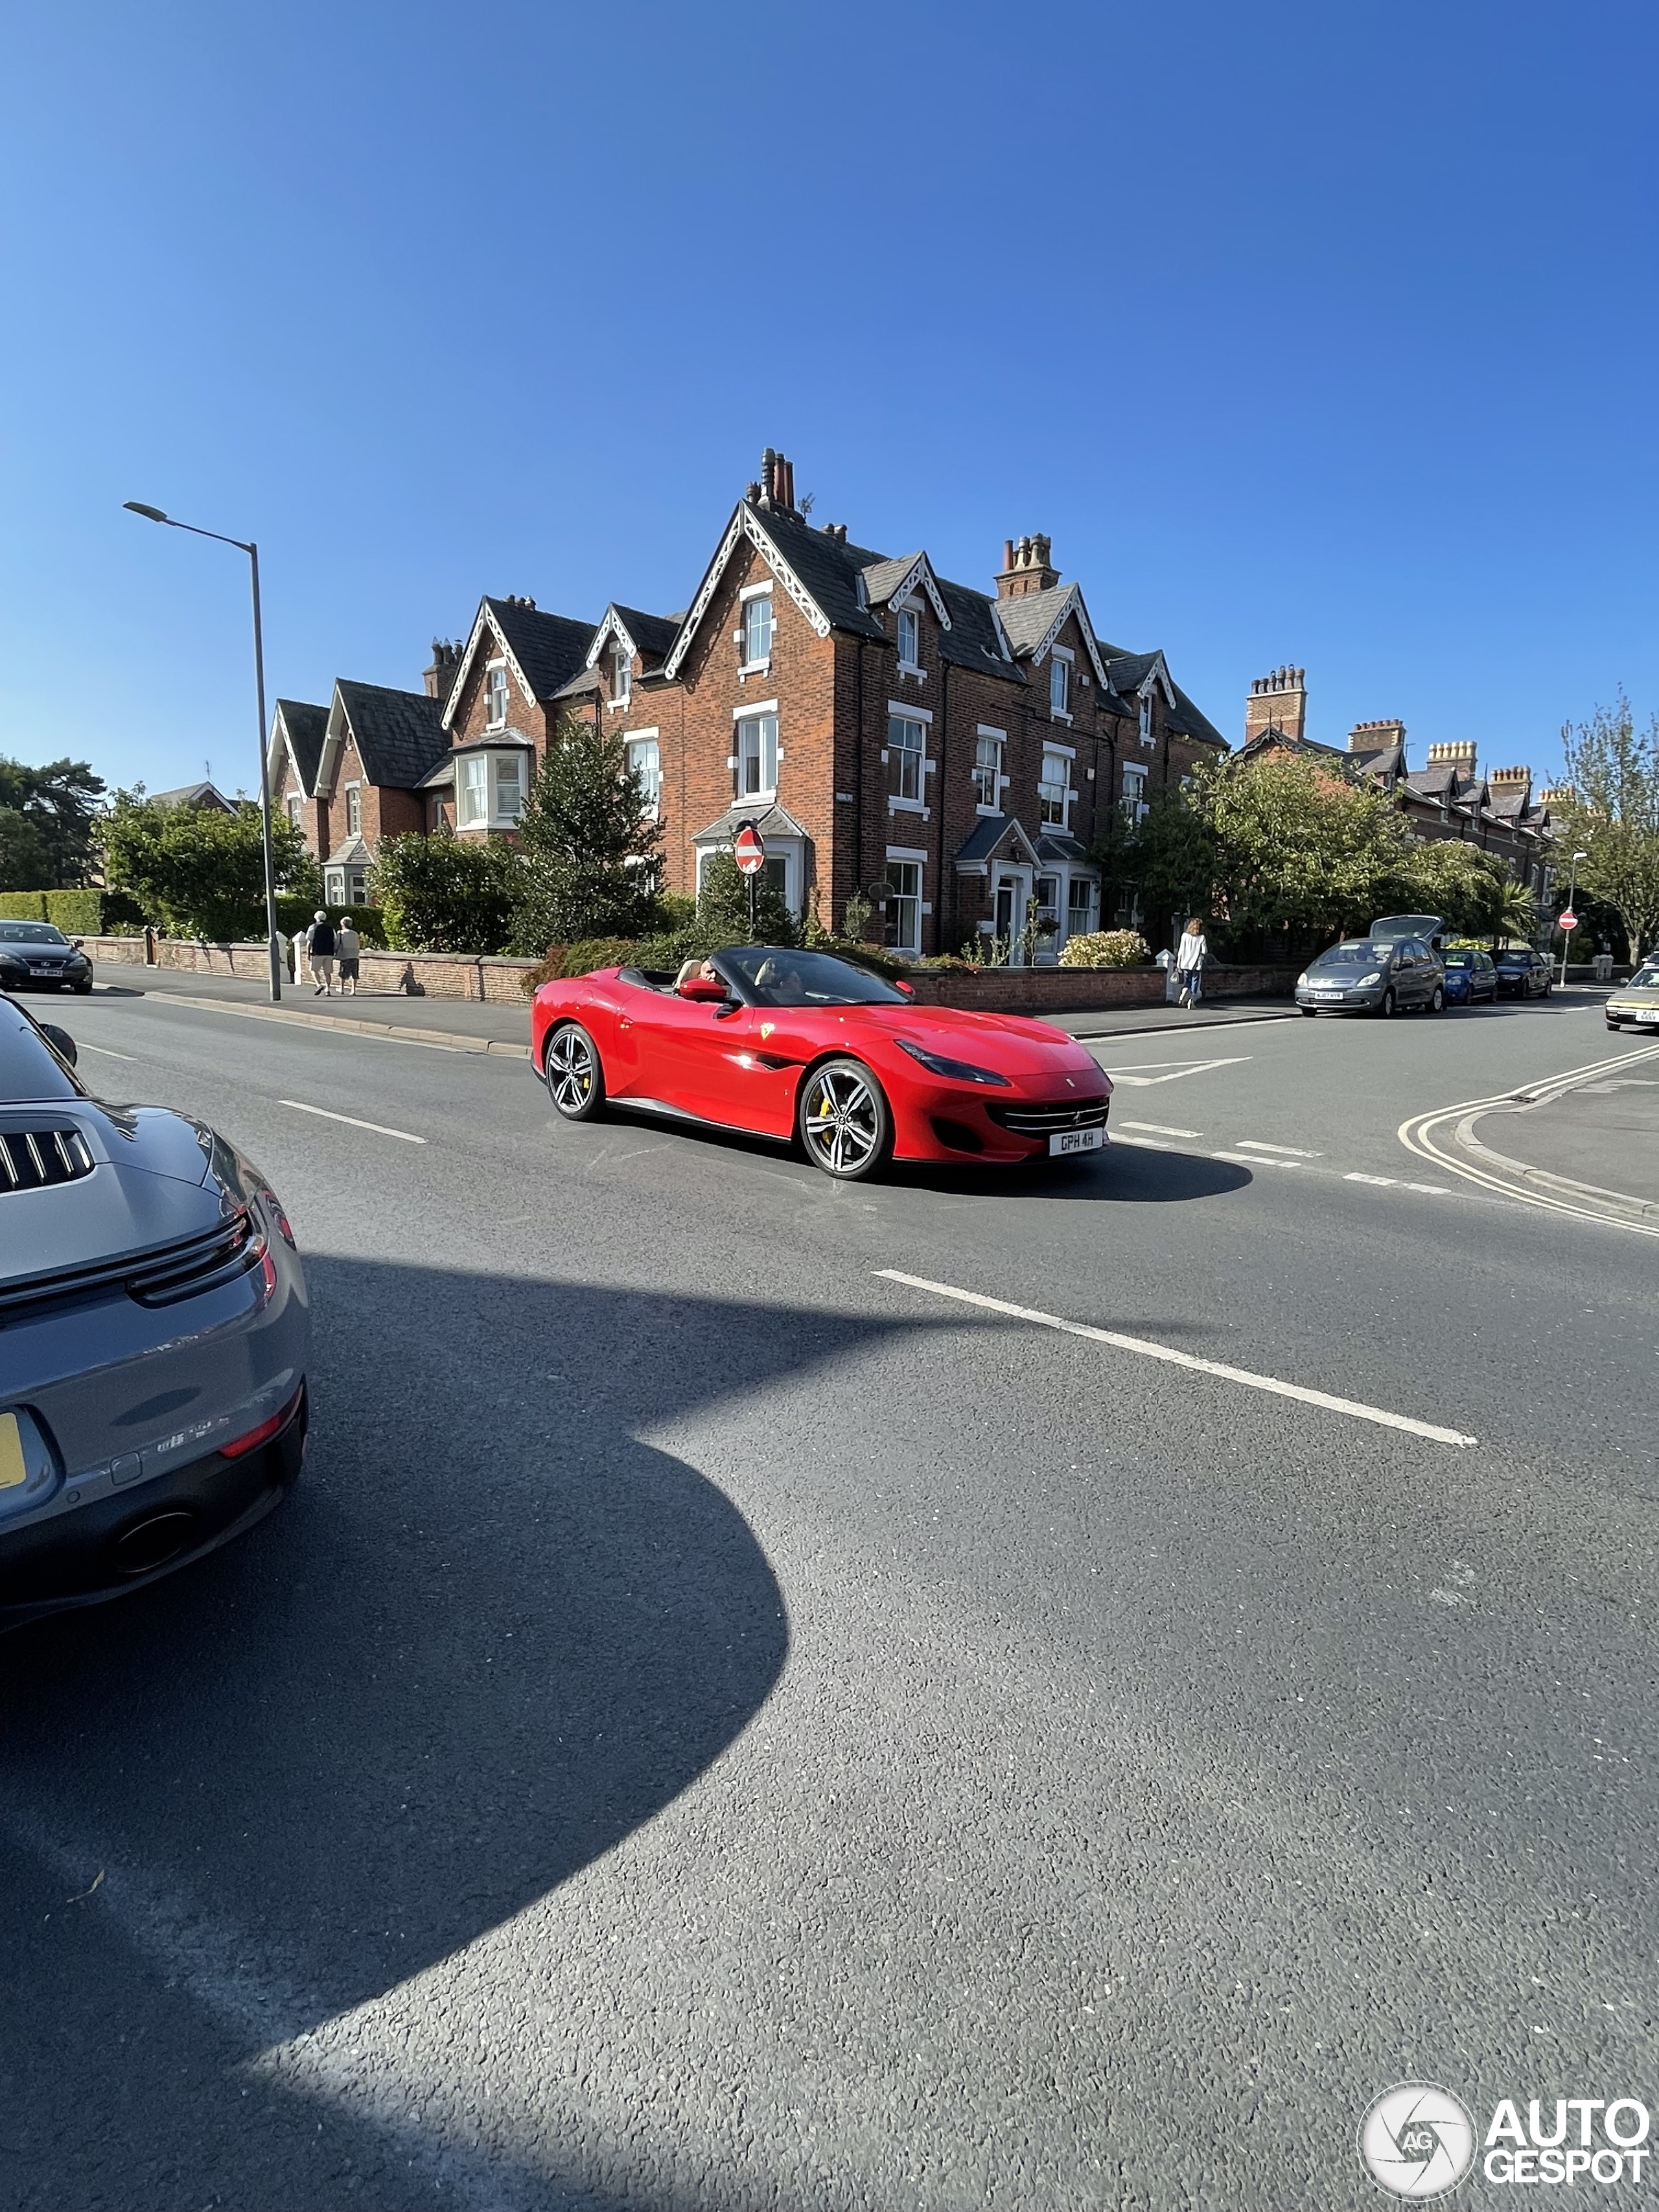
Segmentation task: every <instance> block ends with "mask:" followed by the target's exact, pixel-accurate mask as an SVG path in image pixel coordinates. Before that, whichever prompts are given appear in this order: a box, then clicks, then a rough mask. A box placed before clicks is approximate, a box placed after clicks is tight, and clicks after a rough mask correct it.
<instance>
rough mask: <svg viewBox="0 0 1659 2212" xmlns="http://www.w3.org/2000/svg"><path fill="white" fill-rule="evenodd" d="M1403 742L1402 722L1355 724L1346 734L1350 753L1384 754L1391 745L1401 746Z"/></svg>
mask: <svg viewBox="0 0 1659 2212" xmlns="http://www.w3.org/2000/svg"><path fill="white" fill-rule="evenodd" d="M1405 742H1406V725H1405V724H1404V723H1403V722H1390V721H1382V722H1356V723H1355V724H1354V726H1353V727H1352V729H1351V730H1350V731H1349V732H1348V750H1349V751H1350V752H1351V753H1380V752H1386V751H1387V750H1389V747H1390V746H1391V745H1403V744H1405Z"/></svg>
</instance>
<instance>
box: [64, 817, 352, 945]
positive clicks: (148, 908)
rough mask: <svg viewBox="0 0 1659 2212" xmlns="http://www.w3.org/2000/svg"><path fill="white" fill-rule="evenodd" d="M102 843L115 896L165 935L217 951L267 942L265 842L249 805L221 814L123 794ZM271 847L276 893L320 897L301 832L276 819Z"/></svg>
mask: <svg viewBox="0 0 1659 2212" xmlns="http://www.w3.org/2000/svg"><path fill="white" fill-rule="evenodd" d="M97 841H98V845H99V848H100V850H101V852H102V854H103V857H104V872H105V876H106V879H107V881H108V884H109V887H110V889H111V890H121V891H126V892H128V893H129V894H130V895H131V897H132V898H133V899H135V900H136V901H137V903H138V905H139V906H140V907H142V908H143V911H144V913H145V915H147V916H148V917H149V920H150V921H154V922H155V923H158V924H159V925H160V926H161V927H162V928H164V929H167V930H168V931H171V932H172V933H173V934H174V935H176V936H183V937H198V938H202V939H206V940H208V941H209V942H210V943H215V944H223V943H226V942H232V941H235V940H237V939H245V940H246V939H259V938H263V937H264V933H265V904H264V883H265V864H264V837H263V835H262V832H261V828H260V821H259V810H258V807H257V806H255V805H252V804H251V803H250V802H249V801H247V800H246V799H245V800H243V801H242V803H241V804H240V805H239V806H238V807H237V809H236V811H234V813H233V814H222V813H220V812H219V811H218V810H217V809H216V808H213V809H210V808H207V807H194V806H161V805H157V804H156V803H155V800H154V799H144V798H143V797H141V796H140V795H139V794H138V793H136V792H131V791H118V792H117V793H116V794H115V805H114V806H113V808H112V810H111V811H110V812H109V813H108V814H106V815H104V816H102V817H100V821H99V823H98V825H97ZM270 843H271V859H272V861H273V863H274V865H275V869H276V883H277V886H278V888H279V889H280V890H295V891H307V892H311V893H312V894H313V896H314V894H315V888H316V877H317V869H316V863H315V861H313V859H312V858H311V855H310V854H308V853H307V850H306V843H305V837H304V836H303V834H302V832H301V830H299V829H296V828H295V825H294V824H293V823H291V822H289V821H287V820H285V819H283V817H279V816H273V817H272V819H271V824H270Z"/></svg>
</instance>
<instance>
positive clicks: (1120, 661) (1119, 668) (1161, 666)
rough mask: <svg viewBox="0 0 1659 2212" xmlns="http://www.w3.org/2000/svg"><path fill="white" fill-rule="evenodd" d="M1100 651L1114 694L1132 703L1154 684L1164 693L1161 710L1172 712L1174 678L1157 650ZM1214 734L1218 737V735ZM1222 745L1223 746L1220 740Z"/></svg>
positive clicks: (1113, 647) (1113, 648) (1175, 696)
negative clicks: (1129, 651) (1135, 651)
mask: <svg viewBox="0 0 1659 2212" xmlns="http://www.w3.org/2000/svg"><path fill="white" fill-rule="evenodd" d="M1100 649H1101V652H1102V653H1103V655H1104V657H1105V661H1106V673H1107V676H1108V678H1109V680H1110V683H1111V686H1112V689H1113V690H1114V691H1118V692H1121V694H1122V696H1124V697H1125V698H1126V699H1132V698H1133V696H1135V694H1136V693H1137V692H1139V691H1143V690H1146V686H1147V685H1148V684H1153V683H1156V684H1158V687H1159V688H1160V690H1162V691H1163V693H1164V706H1165V708H1170V709H1171V710H1172V709H1174V708H1175V707H1176V704H1177V702H1178V698H1179V694H1178V693H1177V692H1176V683H1175V678H1174V677H1173V676H1171V675H1170V664H1169V663H1168V661H1167V660H1165V659H1164V654H1163V652H1162V650H1161V649H1160V650H1159V651H1158V652H1155V653H1125V652H1124V651H1123V649H1122V647H1121V646H1116V645H1103V646H1102V647H1101V648H1100ZM1190 703H1191V702H1188V704H1189V705H1190ZM1193 712H1194V714H1198V709H1197V708H1196V707H1194V708H1193ZM1199 719H1200V721H1201V720H1204V718H1203V716H1202V715H1200V716H1199ZM1205 726H1206V728H1213V727H1214V726H1213V724H1211V723H1206V725H1205ZM1216 734H1217V735H1218V736H1219V735H1220V732H1219V731H1217V732H1216ZM1222 741H1223V743H1224V744H1225V738H1224V739H1223V740H1222Z"/></svg>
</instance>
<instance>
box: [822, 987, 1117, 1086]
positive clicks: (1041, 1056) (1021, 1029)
mask: <svg viewBox="0 0 1659 2212" xmlns="http://www.w3.org/2000/svg"><path fill="white" fill-rule="evenodd" d="M860 1012H862V1013H864V1014H866V1015H867V1016H872V1017H874V1018H876V1019H877V1020H878V1021H879V1023H880V1025H881V1027H882V1028H883V1029H884V1030H886V1031H888V1033H889V1034H890V1036H893V1037H895V1038H898V1037H908V1038H909V1039H910V1040H911V1042H913V1043H915V1044H920V1045H925V1046H926V1047H927V1050H928V1051H929V1052H938V1053H945V1054H949V1055H950V1057H951V1058H952V1059H954V1060H980V1061H982V1062H983V1063H984V1064H985V1065H986V1066H988V1067H992V1068H994V1069H995V1070H996V1072H997V1073H999V1074H1000V1075H1018V1076H1043V1075H1054V1076H1062V1075H1077V1074H1081V1073H1085V1072H1086V1073H1088V1074H1090V1075H1091V1076H1093V1077H1094V1078H1095V1079H1096V1080H1097V1082H1098V1083H1099V1085H1100V1087H1101V1088H1102V1089H1103V1090H1106V1091H1109V1090H1110V1088H1111V1085H1110V1084H1109V1081H1108V1080H1107V1078H1106V1076H1105V1074H1104V1073H1103V1070H1102V1068H1101V1066H1100V1063H1099V1062H1098V1060H1096V1059H1095V1057H1094V1055H1093V1054H1092V1053H1090V1052H1087V1051H1085V1048H1083V1046H1082V1045H1080V1044H1079V1042H1078V1041H1077V1039H1076V1038H1075V1037H1072V1036H1067V1035H1066V1032H1065V1030H1057V1029H1052V1028H1050V1026H1049V1025H1048V1023H1047V1022H1036V1021H1032V1020H1030V1018H1028V1017H1027V1016H1025V1015H1024V1014H981V1013H975V1012H970V1011H969V1009H967V1008H966V1007H957V1006H869V1007H863V1008H860Z"/></svg>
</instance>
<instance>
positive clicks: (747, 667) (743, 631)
mask: <svg viewBox="0 0 1659 2212" xmlns="http://www.w3.org/2000/svg"><path fill="white" fill-rule="evenodd" d="M761 606H764V608H765V610H766V650H765V651H764V652H763V653H755V652H752V651H751V650H750V647H751V644H753V643H754V642H757V641H756V640H754V639H753V638H752V637H751V635H750V632H751V621H750V617H751V616H753V614H754V612H755V610H756V609H757V608H758V607H761ZM755 626H757V625H755ZM776 635H777V617H776V613H775V610H774V608H773V605H772V586H771V585H770V584H769V583H766V584H746V585H744V588H743V590H742V591H741V592H738V675H739V676H756V675H759V674H760V673H762V672H763V671H764V670H766V669H769V668H770V666H771V665H772V645H773V641H774V639H775V637H776Z"/></svg>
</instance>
